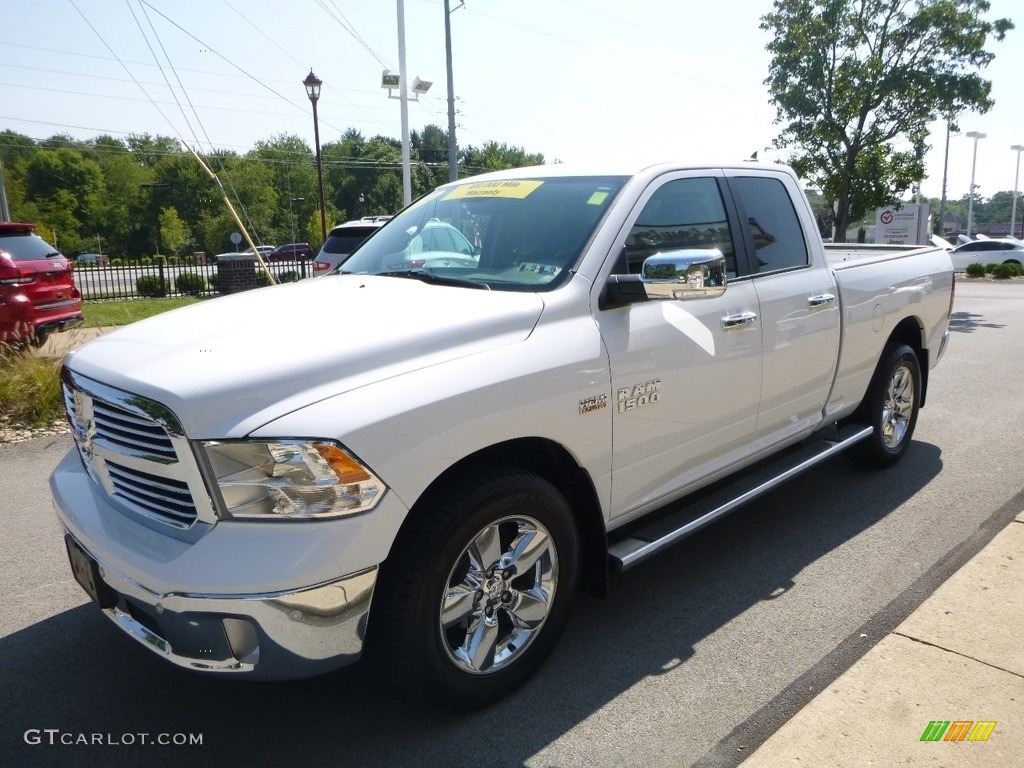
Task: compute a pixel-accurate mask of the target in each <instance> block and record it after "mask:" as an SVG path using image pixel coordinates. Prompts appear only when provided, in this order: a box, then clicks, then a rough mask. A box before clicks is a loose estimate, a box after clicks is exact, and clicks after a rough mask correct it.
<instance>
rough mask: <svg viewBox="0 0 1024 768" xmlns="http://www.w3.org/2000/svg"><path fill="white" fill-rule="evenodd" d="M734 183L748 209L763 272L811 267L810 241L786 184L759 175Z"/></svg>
mask: <svg viewBox="0 0 1024 768" xmlns="http://www.w3.org/2000/svg"><path fill="white" fill-rule="evenodd" d="M730 183H731V184H732V186H733V189H734V190H735V191H736V192H737V194H738V195H739V198H740V200H741V202H742V204H743V208H744V209H745V210H746V212H747V221H749V222H750V234H751V235H752V236H753V238H754V251H755V255H756V256H757V261H758V264H759V265H760V270H759V271H760V272H761V273H762V274H763V273H765V272H777V271H779V270H782V269H792V268H793V267H804V266H807V264H808V263H809V259H808V255H807V242H806V241H805V240H804V232H803V229H801V227H800V221H799V219H797V215H796V211H795V210H794V209H793V201H792V200H791V199H790V197H789V192H788V191H786V187H785V185H784V184H783V183H782V182H781V181H780V180H779V179H770V178H764V177H759V176H742V177H739V178H734V179H731V180H730Z"/></svg>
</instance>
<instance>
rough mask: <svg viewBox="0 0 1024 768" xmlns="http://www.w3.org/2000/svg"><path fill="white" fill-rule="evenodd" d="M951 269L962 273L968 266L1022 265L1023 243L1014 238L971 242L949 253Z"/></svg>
mask: <svg viewBox="0 0 1024 768" xmlns="http://www.w3.org/2000/svg"><path fill="white" fill-rule="evenodd" d="M949 256H950V258H951V259H953V269H955V270H956V271H957V272H963V271H964V270H965V269H967V265H968V264H1017V265H1024V242H1021V241H1020V240H1018V239H1017V238H1015V237H1006V238H999V239H995V238H992V239H989V240H972V241H971V242H969V243H963V244H961V245H958V246H957V247H956V248H954V249H953V250H952V251H950V252H949Z"/></svg>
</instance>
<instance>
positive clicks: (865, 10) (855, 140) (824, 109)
mask: <svg viewBox="0 0 1024 768" xmlns="http://www.w3.org/2000/svg"><path fill="white" fill-rule="evenodd" d="M988 10H989V3H988V2H987V1H986V0H775V3H774V11H773V12H772V13H769V14H767V15H765V16H763V17H762V18H761V29H763V30H765V31H767V32H769V33H771V34H772V35H773V39H772V41H771V42H770V43H768V46H767V48H768V51H769V52H770V53H771V54H772V60H771V64H770V67H769V75H768V78H767V79H766V80H765V84H766V85H767V86H768V87H769V91H770V93H771V101H772V103H773V104H774V105H775V107H776V112H777V118H776V123H777V124H781V125H782V126H783V128H782V133H781V134H780V135H779V136H778V137H777V138H776V139H775V141H774V144H775V146H776V147H777V148H780V149H784V148H790V149H792V150H793V152H792V154H791V156H790V158H789V162H790V163H791V164H792V165H793V167H794V169H795V170H796V171H797V173H799V174H800V175H801V176H802V177H803V178H804V179H806V180H807V181H808V183H809V184H810V185H811V186H813V187H816V188H818V189H821V191H822V194H823V196H824V197H825V199H826V201H827V202H828V203H829V204H830V205H832V206H834V210H835V223H834V226H835V240H836V241H837V242H845V240H846V230H847V227H848V225H849V223H850V222H851V221H855V220H857V219H860V218H861V217H863V216H864V215H865V214H866V213H867V212H868V211H869V210H871V209H873V208H878V207H881V206H883V205H889V204H893V203H896V202H898V200H899V198H900V195H901V194H902V193H903V192H905V191H907V190H908V189H909V188H910V187H911V185H912V184H914V183H916V182H917V181H918V180H920V179H921V178H922V177H923V175H924V155H925V153H926V151H927V150H928V145H927V144H926V140H927V123H928V122H930V121H931V120H934V119H936V118H937V117H938V116H942V117H944V118H946V119H955V118H956V116H957V115H958V114H960V113H961V112H964V111H966V110H975V111H978V112H986V111H988V110H989V109H990V108H991V107H992V104H993V102H992V99H991V98H990V96H989V94H990V91H991V83H990V82H989V81H987V80H984V79H982V78H981V77H980V75H978V74H977V72H976V71H975V70H978V69H981V68H983V67H985V66H986V65H987V64H988V63H989V62H990V61H991V60H992V59H993V58H994V54H992V53H990V52H989V51H987V50H985V47H984V46H985V45H986V41H987V40H988V38H989V37H990V36H993V37H995V39H996V40H1002V39H1003V37H1004V36H1005V35H1006V32H1007V31H1009V30H1011V29H1013V24H1012V22H1010V20H1009V19H997V20H996V21H991V22H990V21H986V20H984V19H983V18H982V17H981V14H983V13H984V12H986V11H988Z"/></svg>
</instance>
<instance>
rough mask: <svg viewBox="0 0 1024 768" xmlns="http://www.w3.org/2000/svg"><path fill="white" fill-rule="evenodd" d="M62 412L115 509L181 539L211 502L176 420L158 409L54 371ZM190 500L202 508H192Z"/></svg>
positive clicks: (87, 465) (89, 468) (156, 405)
mask: <svg viewBox="0 0 1024 768" xmlns="http://www.w3.org/2000/svg"><path fill="white" fill-rule="evenodd" d="M62 383H63V396H64V406H65V408H66V409H67V413H68V419H69V421H70V422H71V427H72V432H73V434H74V438H75V444H76V445H77V447H78V452H79V454H80V455H81V457H82V462H83V464H84V465H85V468H86V470H87V471H88V473H89V475H90V477H92V479H93V481H94V482H96V483H97V485H99V486H100V487H101V488H102V489H103V491H104V492H105V493H106V494H107V495H108V496H109V497H110V498H111V500H112V501H115V502H117V505H116V506H118V507H119V508H120V509H121V510H123V511H125V512H126V513H128V514H131V515H134V516H137V517H140V518H142V519H144V520H146V521H151V522H150V523H149V524H151V525H152V524H154V523H155V524H163V525H167V526H170V527H172V528H174V529H177V530H178V531H180V534H178V535H182V536H184V535H186V534H188V533H189V532H190V531H194V529H192V526H193V524H194V523H195V522H196V521H197V520H199V519H203V520H209V519H210V518H211V516H212V514H213V510H212V502H210V501H208V497H209V493H208V492H207V491H206V489H205V485H204V483H203V480H202V477H201V474H200V472H199V468H198V466H197V464H196V461H195V457H194V456H193V455H192V449H191V446H190V445H189V442H188V440H187V439H186V438H185V437H184V435H183V434H182V432H183V430H182V429H181V425H180V424H179V422H178V420H177V418H176V417H175V416H174V414H173V413H171V411H170V410H168V409H167V408H165V407H164V406H163V405H161V404H160V403H157V402H155V401H153V400H149V399H148V398H144V397H140V396H136V395H132V394H130V393H127V392H123V391H121V390H118V389H114V388H113V387H109V386H107V385H104V384H100V383H99V382H96V381H93V380H90V379H86V378H84V377H82V376H79V375H77V374H73V373H71V372H70V371H69V370H68V369H67V368H65V369H64V371H63V372H62ZM196 499H200V500H202V501H203V502H204V504H205V505H204V506H203V508H202V510H200V509H199V506H198V505H197V502H196Z"/></svg>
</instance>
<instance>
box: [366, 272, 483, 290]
mask: <svg viewBox="0 0 1024 768" xmlns="http://www.w3.org/2000/svg"><path fill="white" fill-rule="evenodd" d="M374 274H376V275H378V276H380V277H411V278H413V279H414V280H422V281H423V282H424V283H430V284H431V285H456V286H459V287H460V288H483V289H484V290H485V291H489V290H491V286H489V285H488V284H487V283H481V282H477V281H476V280H467V279H466V278H464V277H447V276H445V275H435V274H434V273H432V272H424V271H423V270H421V269H396V270H392V271H389V272H375V273H374Z"/></svg>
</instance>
